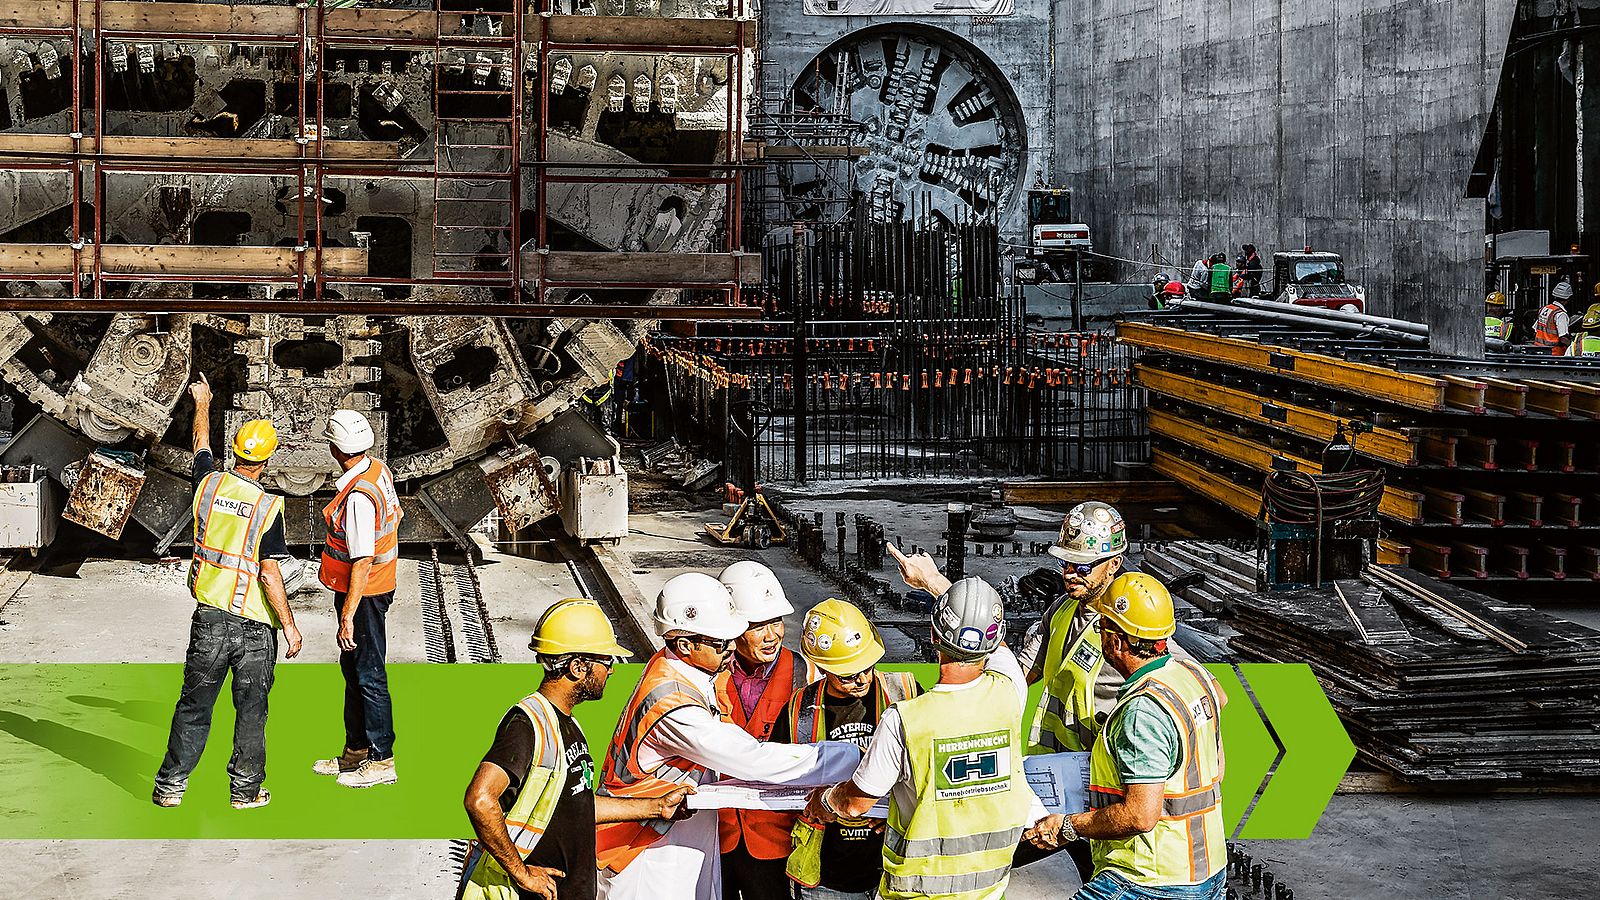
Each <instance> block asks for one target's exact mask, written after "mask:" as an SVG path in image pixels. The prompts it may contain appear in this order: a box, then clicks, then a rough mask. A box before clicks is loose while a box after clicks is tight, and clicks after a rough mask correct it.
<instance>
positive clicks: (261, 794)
mask: <svg viewBox="0 0 1600 900" xmlns="http://www.w3.org/2000/svg"><path fill="white" fill-rule="evenodd" d="M271 802H272V794H271V792H269V791H268V790H267V789H266V788H262V789H261V790H260V791H258V792H256V798H255V799H254V800H235V801H233V808H234V809H260V808H261V807H263V806H266V805H267V804H268V803H271Z"/></svg>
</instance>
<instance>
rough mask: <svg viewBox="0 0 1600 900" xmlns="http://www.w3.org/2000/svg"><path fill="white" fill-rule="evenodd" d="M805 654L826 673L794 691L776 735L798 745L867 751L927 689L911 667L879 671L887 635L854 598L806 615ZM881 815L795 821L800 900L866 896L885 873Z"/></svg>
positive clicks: (792, 873)
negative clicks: (845, 745) (883, 724)
mask: <svg viewBox="0 0 1600 900" xmlns="http://www.w3.org/2000/svg"><path fill="white" fill-rule="evenodd" d="M800 652H801V653H802V654H804V655H805V658H806V659H807V660H809V661H811V662H812V663H814V664H816V666H817V668H819V669H821V670H822V672H823V678H822V680H821V681H818V682H815V683H813V684H809V685H806V686H805V687H804V688H801V689H800V690H798V691H796V692H795V695H794V696H793V697H792V698H790V700H789V704H788V706H787V707H785V708H784V711H783V714H782V715H780V716H779V717H778V724H777V727H776V730H775V731H774V733H773V740H777V741H789V742H791V743H795V744H806V743H814V742H816V741H821V740H830V741H849V742H851V743H853V744H855V745H856V746H858V747H860V748H862V749H863V750H865V749H866V747H867V744H868V743H869V742H870V741H871V740H872V734H873V732H874V730H876V728H877V726H878V722H879V721H880V720H881V719H882V718H883V714H884V713H886V712H888V711H889V707H890V706H891V705H892V704H895V703H898V702H900V701H901V700H907V699H910V698H912V697H915V696H918V695H920V694H921V693H922V688H921V687H919V686H918V685H917V682H916V680H915V679H913V678H912V677H911V676H910V675H909V674H907V673H905V672H881V671H879V670H878V669H877V664H878V661H879V660H881V659H883V653H884V648H883V639H882V638H881V637H879V635H878V630H877V629H876V628H873V627H872V623H871V622H869V621H867V617H866V616H865V615H863V614H862V612H861V610H859V609H857V608H856V607H855V606H854V605H853V604H851V603H849V602H847V601H844V600H836V599H832V598H830V599H828V600H824V601H822V602H821V603H818V604H817V605H816V606H813V607H812V608H811V609H810V611H809V612H807V613H806V616H805V625H804V630H803V631H802V632H801V636H800ZM884 825H885V823H884V820H882V819H848V818H847V819H842V820H840V821H837V822H831V823H828V824H823V823H821V822H815V821H808V820H805V819H801V820H800V821H799V822H797V823H796V824H795V828H794V840H793V850H792V852H791V853H790V854H789V862H788V866H787V869H786V871H787V873H788V875H789V878H790V879H791V880H793V881H794V882H795V883H796V884H797V885H799V888H798V890H799V895H800V896H799V900H868V898H870V897H871V895H872V892H873V891H874V890H876V889H877V887H878V881H879V880H880V877H881V875H882V872H883V830H884Z"/></svg>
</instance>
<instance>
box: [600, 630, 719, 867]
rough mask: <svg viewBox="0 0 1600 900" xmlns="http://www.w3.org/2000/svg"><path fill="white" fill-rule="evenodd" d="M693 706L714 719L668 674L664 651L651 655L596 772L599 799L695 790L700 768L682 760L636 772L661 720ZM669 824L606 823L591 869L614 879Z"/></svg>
mask: <svg viewBox="0 0 1600 900" xmlns="http://www.w3.org/2000/svg"><path fill="white" fill-rule="evenodd" d="M686 706H698V707H700V708H702V709H705V710H707V711H709V712H710V713H711V714H712V715H714V716H720V713H718V711H717V708H716V706H715V704H714V702H713V700H712V699H711V698H708V697H706V695H705V694H703V693H701V692H700V690H699V689H698V688H696V687H695V686H694V685H692V684H690V683H688V682H687V681H684V680H683V679H682V678H681V677H679V675H678V674H677V673H676V672H674V671H673V670H672V666H671V664H670V663H669V662H668V656H667V651H665V650H657V651H656V655H655V656H652V657H650V661H649V662H647V663H645V666H644V674H643V676H642V677H640V679H639V686H638V687H636V688H634V689H633V696H631V697H629V698H628V705H627V706H625V707H623V710H622V715H621V716H620V717H619V718H618V719H617V730H616V733H614V734H613V735H612V736H611V746H610V748H609V749H607V750H606V761H605V764H604V765H603V766H602V767H601V769H600V786H599V787H598V788H596V790H595V793H597V794H599V795H600V796H602V797H651V798H653V797H661V796H665V795H666V794H668V793H670V792H671V791H672V790H673V789H674V788H677V787H681V786H682V785H685V784H699V783H700V779H701V776H702V775H704V774H705V773H706V768H705V767H704V766H702V765H700V764H699V763H695V762H691V761H690V760H687V759H682V758H678V757H675V758H672V759H668V760H666V761H664V762H662V763H661V765H660V766H658V767H656V768H654V769H651V770H649V771H645V770H644V769H641V768H640V767H639V748H640V745H641V744H643V743H644V739H645V738H646V737H648V736H649V735H650V730H651V729H652V728H654V727H656V723H657V722H659V721H661V717H662V716H665V715H666V714H667V713H670V712H672V711H673V710H675V709H682V708H684V707H686ZM671 825H672V823H671V822H664V821H661V820H659V819H658V820H653V821H649V822H609V823H607V824H604V825H596V826H595V829H594V845H595V863H596V865H597V866H598V867H599V868H601V869H606V870H608V871H610V872H613V873H620V872H621V871H622V870H623V869H625V868H627V865H628V863H631V862H633V861H634V859H636V858H637V857H638V856H639V854H640V853H643V852H644V850H645V848H646V847H649V846H650V845H651V844H654V843H655V842H656V841H658V840H660V838H661V836H662V835H663V834H666V833H667V829H668V828H669V827H670V826H671Z"/></svg>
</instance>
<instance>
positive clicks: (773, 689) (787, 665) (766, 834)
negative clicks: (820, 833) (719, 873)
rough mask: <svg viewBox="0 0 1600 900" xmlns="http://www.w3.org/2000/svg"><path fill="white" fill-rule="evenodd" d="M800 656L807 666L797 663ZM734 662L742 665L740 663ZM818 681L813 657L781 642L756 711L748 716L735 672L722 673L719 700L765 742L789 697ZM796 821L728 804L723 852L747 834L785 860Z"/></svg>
mask: <svg viewBox="0 0 1600 900" xmlns="http://www.w3.org/2000/svg"><path fill="white" fill-rule="evenodd" d="M796 660H799V662H800V663H801V665H795V661H796ZM734 665H738V662H735V663H734ZM816 680H817V675H816V672H815V671H814V670H813V668H812V666H811V661H810V660H807V659H803V658H801V657H799V656H798V655H796V654H795V652H794V651H793V650H790V649H789V648H788V647H780V648H778V658H777V660H775V661H774V662H773V665H772V673H771V675H769V676H768V677H767V684H766V687H764V688H762V690H761V697H760V699H758V700H757V701H756V708H755V712H753V713H752V714H751V715H750V717H749V718H748V719H746V717H745V713H744V704H743V703H741V702H740V701H739V692H738V690H736V689H735V688H734V686H733V674H732V673H731V672H723V673H722V674H720V675H718V676H717V682H716V684H717V703H718V704H719V705H720V706H721V707H722V708H723V709H725V710H728V711H729V715H728V718H729V719H730V720H731V721H732V722H733V724H735V725H738V726H739V727H740V728H743V729H744V730H745V731H747V732H749V734H750V736H751V737H754V738H755V739H756V740H758V741H764V740H766V739H767V738H769V737H771V736H772V726H774V725H776V724H778V714H779V713H781V712H783V708H784V707H785V706H787V705H788V704H789V698H791V697H793V696H794V695H795V692H797V691H799V690H801V689H802V688H804V687H805V686H806V685H808V684H810V683H812V682H813V681H816ZM794 820H795V815H794V814H793V813H779V812H764V811H761V810H750V809H725V810H723V811H722V814H721V819H720V821H719V822H718V825H717V831H718V833H719V834H720V835H721V836H722V852H723V853H730V852H732V851H733V849H734V848H735V847H737V846H739V838H740V836H741V835H742V836H743V837H744V846H745V848H746V849H747V850H749V851H750V855H751V856H752V857H754V858H756V859H783V858H784V857H786V856H788V855H789V849H790V841H789V833H790V832H791V831H793V830H794Z"/></svg>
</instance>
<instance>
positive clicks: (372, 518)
mask: <svg viewBox="0 0 1600 900" xmlns="http://www.w3.org/2000/svg"><path fill="white" fill-rule="evenodd" d="M323 437H325V438H326V439H327V441H328V452H329V453H330V454H332V455H333V458H334V460H335V461H336V462H337V463H338V464H339V467H340V468H341V469H343V470H344V473H343V474H342V475H340V476H339V480H338V481H337V482H335V483H334V496H333V499H332V500H331V501H329V502H328V505H327V506H325V507H324V508H323V510H322V520H323V524H324V526H325V527H326V530H327V535H326V537H325V538H324V540H323V544H322V567H321V569H320V571H319V573H318V578H319V579H320V580H321V581H322V584H323V586H324V587H326V588H327V589H328V590H330V591H333V611H334V614H335V615H336V616H337V617H338V622H339V633H338V641H339V668H340V669H341V670H342V671H343V673H344V735H345V737H344V751H343V752H342V753H340V754H339V755H338V756H337V757H334V758H332V759H319V760H317V761H316V763H315V764H313V765H312V767H311V768H312V771H314V772H316V773H317V774H318V775H336V776H338V779H339V784H341V785H344V786H345V787H352V788H366V787H372V786H374V785H380V784H394V783H395V781H396V780H397V778H398V776H397V774H396V772H395V764H394V741H395V735H394V708H393V704H392V702H391V700H390V697H389V674H388V670H387V668H386V661H385V657H386V655H387V653H388V633H387V629H386V627H385V616H386V615H387V614H388V612H389V605H390V604H391V603H393V602H394V590H395V583H396V578H397V576H398V573H399V568H400V563H399V556H400V543H399V538H400V518H401V516H402V515H403V513H402V512H401V510H400V495H399V493H398V492H397V491H396V490H395V486H394V475H393V474H392V473H391V472H390V471H389V467H388V466H386V465H384V464H383V463H382V462H380V461H378V460H376V459H373V458H372V456H371V453H370V451H371V450H372V446H373V444H374V443H375V442H376V439H375V437H374V435H373V433H372V423H370V422H368V421H367V417H366V416H363V415H362V414H361V413H359V412H356V411H355V410H352V409H340V410H335V411H334V413H333V415H331V416H329V417H328V427H327V430H326V431H324V432H323Z"/></svg>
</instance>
